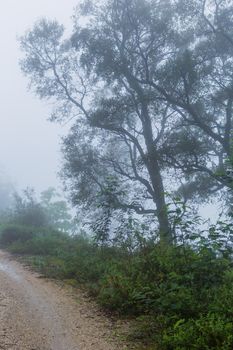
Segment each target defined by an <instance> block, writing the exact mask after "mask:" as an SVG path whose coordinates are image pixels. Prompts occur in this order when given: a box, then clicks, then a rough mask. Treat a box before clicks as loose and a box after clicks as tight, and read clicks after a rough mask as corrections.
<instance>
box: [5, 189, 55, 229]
mask: <svg viewBox="0 0 233 350" xmlns="http://www.w3.org/2000/svg"><path fill="white" fill-rule="evenodd" d="M10 221H12V222H14V223H17V224H20V225H25V226H35V227H47V226H48V224H49V219H48V215H47V213H46V212H45V211H44V209H43V207H42V206H41V204H40V203H39V202H38V201H37V199H36V196H35V191H34V189H32V188H26V189H25V190H24V191H23V194H22V195H20V194H18V193H17V192H15V194H14V204H13V210H12V213H11V216H10Z"/></svg>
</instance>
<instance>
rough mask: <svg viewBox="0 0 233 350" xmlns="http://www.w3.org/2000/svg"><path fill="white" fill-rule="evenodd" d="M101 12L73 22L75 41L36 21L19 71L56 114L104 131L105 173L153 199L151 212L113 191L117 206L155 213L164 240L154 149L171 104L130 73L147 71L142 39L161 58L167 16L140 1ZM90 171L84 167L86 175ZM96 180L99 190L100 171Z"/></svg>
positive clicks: (163, 207) (24, 42)
mask: <svg viewBox="0 0 233 350" xmlns="http://www.w3.org/2000/svg"><path fill="white" fill-rule="evenodd" d="M96 10H98V14H97V13H95V10H94V13H93V18H92V20H93V21H92V23H93V24H91V23H88V24H87V26H86V28H85V27H84V28H82V27H78V26H77V23H76V26H75V34H74V35H73V37H72V39H71V40H70V41H62V34H63V27H62V26H60V25H58V24H57V23H56V22H48V21H45V20H42V21H40V22H39V23H37V24H36V25H35V27H34V29H33V30H32V31H30V32H29V33H27V34H26V36H25V37H24V38H23V39H22V41H21V43H22V48H23V50H24V52H25V55H26V56H25V59H24V60H23V62H22V68H23V71H24V72H25V74H26V75H28V76H29V77H30V78H31V83H32V85H33V86H34V87H35V89H36V92H37V94H38V95H39V96H40V97H41V98H45V97H46V98H48V97H49V98H55V99H56V100H57V101H58V109H57V110H56V111H55V113H54V114H53V116H52V119H58V120H64V118H67V117H69V118H72V117H74V116H75V117H76V118H78V123H77V128H78V127H79V126H80V125H82V127H88V128H91V129H93V128H95V130H98V129H99V130H101V131H102V134H101V137H100V139H99V142H100V141H101V139H104V141H107V147H104V150H103V152H101V151H100V148H98V149H97V153H99V154H101V153H103V158H104V163H105V164H106V163H108V166H107V168H106V173H107V176H109V173H110V174H111V175H112V172H113V173H114V174H115V175H116V176H117V177H119V178H120V179H122V178H123V179H125V180H127V181H128V180H130V182H131V184H132V182H135V183H137V184H139V185H140V187H141V188H143V189H144V191H143V196H146V199H148V200H149V201H150V202H151V203H154V204H153V206H152V208H149V209H147V208H146V207H145V199H144V202H141V201H140V202H138V201H134V200H133V201H130V202H123V203H122V201H121V200H120V198H119V197H117V196H114V200H113V202H112V204H113V203H114V205H116V207H117V208H122V209H129V210H135V211H136V213H138V214H145V213H153V214H155V215H156V216H157V218H158V222H159V228H160V233H161V237H162V238H163V239H164V240H165V241H171V233H170V227H169V220H168V214H167V208H166V202H165V194H164V192H165V190H164V185H163V179H162V168H161V166H160V162H159V159H160V157H159V154H158V150H157V148H158V144H159V143H160V142H162V138H163V134H164V129H165V126H166V123H167V120H168V118H169V116H170V115H169V114H170V112H169V109H168V105H167V104H161V103H158V101H157V100H156V98H155V97H154V96H152V95H151V91H150V89H143V88H142V86H141V85H140V84H138V83H137V81H136V80H135V79H132V72H133V71H135V70H138V71H139V74H141V73H142V72H140V70H141V68H142V62H143V55H144V53H143V54H142V55H141V57H140V58H141V59H140V60H139V61H138V62H137V60H136V59H137V57H136V56H138V55H140V47H139V46H140V45H141V44H142V45H143V46H144V47H145V49H146V50H147V51H148V54H150V52H154V54H156V56H159V55H161V53H162V51H161V50H162V49H161V45H162V42H164V40H165V41H166V38H167V36H169V34H168V33H169V31H170V30H169V25H170V21H169V15H168V12H167V11H164V8H161V6H156V8H155V7H154V6H153V5H152V4H150V3H149V2H139V1H131V2H129V6H127V7H125V5H124V3H123V2H120V1H119V2H118V1H113V2H110V3H109V4H107V5H106V7H105V8H104V9H102V8H100V9H96ZM129 14H130V17H129ZM131 16H132V18H131ZM97 17H98V20H97ZM133 17H135V20H136V22H135V21H134V18H133ZM153 17H154V20H153V21H151V18H153ZM132 19H133V21H132ZM119 21H120V22H119ZM135 23H136V27H135ZM164 23H167V24H164ZM122 31H123V32H122ZM147 33H148V34H147ZM138 39H139V40H140V41H141V43H138ZM122 40H123V44H124V45H122ZM158 41H159V42H160V44H159V45H158ZM124 46H127V50H129V54H127V50H126V47H124ZM135 51H136V56H135V54H134V52H135ZM125 55H126V56H125ZM127 55H128V56H129V57H128V58H127ZM129 60H130V61H131V63H130V61H129ZM161 60H162V58H161V59H160V61H161ZM76 130H77V129H76ZM96 133H97V134H98V133H99V132H98V131H96ZM73 138H74V134H73V135H72V136H71V139H73ZM67 142H68V143H69V144H70V141H67ZM67 142H66V145H67ZM114 143H115V144H117V145H118V147H119V149H120V150H121V152H120V153H121V156H120V160H119V157H118V154H119V152H116V153H115V156H114V153H113V152H111V150H110V148H111V145H112V146H113V144H114ZM71 148H72V146H71ZM112 150H113V147H112ZM92 153H93V152H92ZM93 154H94V153H93ZM113 156H114V157H113ZM100 158H101V157H98V158H97V157H95V159H94V161H97V162H98V161H99V160H101V162H102V160H103V159H100ZM73 159H75V160H76V159H77V157H75V158H73ZM85 162H86V160H85ZM102 164H103V163H102ZM102 170H103V169H102ZM102 173H103V171H102ZM85 174H86V172H85V171H83V173H82V175H81V176H82V177H83V176H85ZM88 175H89V176H90V173H89V174H88ZM91 180H92V181H95V183H96V184H97V185H98V186H99V187H100V190H102V189H101V186H102V185H101V184H100V183H99V177H98V176H96V179H95V180H94V178H93V177H92V179H91ZM131 187H132V186H131ZM120 192H121V191H120ZM145 193H146V194H145ZM154 205H155V207H154Z"/></svg>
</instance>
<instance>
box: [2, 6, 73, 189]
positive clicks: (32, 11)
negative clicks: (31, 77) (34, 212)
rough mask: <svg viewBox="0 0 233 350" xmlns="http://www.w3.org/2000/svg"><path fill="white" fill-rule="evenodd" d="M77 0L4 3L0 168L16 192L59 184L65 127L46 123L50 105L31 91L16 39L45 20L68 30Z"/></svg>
mask: <svg viewBox="0 0 233 350" xmlns="http://www.w3.org/2000/svg"><path fill="white" fill-rule="evenodd" d="M76 4H77V0H69V1H65V0H59V1H57V0H49V1H46V0H40V1H34V0H21V1H17V0H8V1H7V2H6V1H5V2H2V3H1V5H2V6H1V14H0V30H1V49H2V53H1V56H0V70H1V72H0V74H1V85H0V96H1V104H0V120H1V128H0V170H1V172H4V173H6V174H7V176H8V177H9V178H10V179H11V181H13V182H14V183H15V185H16V187H17V188H25V187H26V186H31V187H34V188H36V189H37V190H39V191H41V190H43V189H45V188H47V187H49V186H56V187H57V186H60V181H59V179H58V177H57V172H58V171H59V161H60V159H61V155H60V152H59V149H60V145H59V144H60V136H61V135H62V134H64V133H65V129H64V128H62V127H61V126H60V125H55V124H52V123H50V122H49V121H47V118H48V117H49V111H50V106H49V104H46V103H45V102H44V101H43V102H42V101H40V100H38V98H37V97H35V96H33V94H32V92H29V91H28V89H27V84H28V81H27V79H26V78H25V77H24V76H23V75H22V73H21V71H20V67H19V59H20V56H21V52H20V48H19V42H18V41H17V37H19V36H21V35H23V34H24V32H25V31H26V30H27V29H29V28H30V27H32V26H33V23H34V22H35V21H36V20H37V19H39V18H41V17H44V16H45V17H48V18H56V19H57V20H58V21H59V22H61V23H63V24H64V25H65V26H66V27H67V28H70V27H71V23H72V21H71V18H70V17H71V15H72V12H73V8H74V7H75V5H76Z"/></svg>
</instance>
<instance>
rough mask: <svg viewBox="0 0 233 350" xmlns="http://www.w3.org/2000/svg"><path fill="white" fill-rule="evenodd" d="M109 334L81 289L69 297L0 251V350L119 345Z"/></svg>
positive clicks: (88, 349)
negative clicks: (80, 291)
mask: <svg viewBox="0 0 233 350" xmlns="http://www.w3.org/2000/svg"><path fill="white" fill-rule="evenodd" d="M77 293H78V292H77ZM111 333H112V331H111V324H110V321H109V320H107V319H106V318H105V317H104V316H103V315H101V314H100V313H99V312H98V309H97V308H95V306H94V305H93V304H92V303H89V302H88V301H87V300H86V299H85V298H84V297H83V296H82V294H81V293H80V295H79V293H78V294H77V295H75V298H74V296H72V295H71V292H70V291H69V290H68V289H67V288H63V287H59V285H57V284H56V283H54V282H52V281H48V280H45V279H42V278H39V276H38V274H36V273H33V272H31V271H30V270H28V269H27V268H25V267H23V266H22V265H21V264H19V263H18V262H16V261H14V260H12V259H11V256H10V255H9V254H7V253H5V252H2V251H0V350H1V349H4V350H118V349H124V347H122V345H117V344H116V342H115V341H114V340H113V338H112V336H111Z"/></svg>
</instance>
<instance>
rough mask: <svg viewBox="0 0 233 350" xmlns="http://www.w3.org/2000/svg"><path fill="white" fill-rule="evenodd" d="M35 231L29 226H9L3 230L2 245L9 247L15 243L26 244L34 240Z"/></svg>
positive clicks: (0, 239) (1, 235) (0, 238)
mask: <svg viewBox="0 0 233 350" xmlns="http://www.w3.org/2000/svg"><path fill="white" fill-rule="evenodd" d="M32 237H33V229H32V228H31V227H28V226H26V227H25V226H20V225H7V226H5V227H3V228H2V229H1V234H0V244H1V245H3V246H9V245H11V244H13V243H15V242H22V243H25V242H26V241H28V240H30V239H32Z"/></svg>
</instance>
